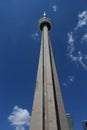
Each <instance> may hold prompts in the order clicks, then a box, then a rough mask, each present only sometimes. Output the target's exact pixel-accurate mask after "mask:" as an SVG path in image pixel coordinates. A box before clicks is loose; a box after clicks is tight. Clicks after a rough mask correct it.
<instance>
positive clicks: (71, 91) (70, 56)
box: [0, 0, 87, 130]
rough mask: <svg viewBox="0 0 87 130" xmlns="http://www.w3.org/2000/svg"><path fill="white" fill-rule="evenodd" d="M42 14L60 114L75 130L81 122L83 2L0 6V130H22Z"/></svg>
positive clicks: (86, 91)
mask: <svg viewBox="0 0 87 130" xmlns="http://www.w3.org/2000/svg"><path fill="white" fill-rule="evenodd" d="M43 11H46V13H47V15H48V17H50V18H51V20H52V24H53V29H52V31H51V32H50V37H51V41H52V47H53V53H54V57H55V63H56V67H57V71H58V77H59V81H60V86H61V91H62V95H63V100H64V104H65V109H66V112H67V113H71V115H72V117H73V119H74V124H75V129H76V130H82V125H81V121H82V120H86V119H87V115H86V113H87V101H86V100H87V0H66V1H65V0H44V1H41V0H0V130H28V127H29V123H28V122H29V121H30V116H31V112H32V103H33V96H34V89H35V81H36V75H37V67H38V60H39V51H40V38H41V32H39V30H38V20H39V19H40V18H41V17H42V14H43ZM17 119H18V120H17ZM19 125H20V127H19Z"/></svg>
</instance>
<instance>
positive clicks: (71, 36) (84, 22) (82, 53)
mask: <svg viewBox="0 0 87 130" xmlns="http://www.w3.org/2000/svg"><path fill="white" fill-rule="evenodd" d="M78 18H79V20H78V23H77V26H76V27H75V28H74V30H73V31H72V32H68V33H67V36H68V47H67V56H68V57H69V58H70V59H71V60H72V61H74V62H77V63H79V64H80V65H81V66H82V67H83V68H84V69H85V70H87V51H86V50H85V49H86V46H84V44H82V43H86V42H87V30H86V29H84V28H83V26H84V27H87V10H85V11H83V12H82V13H80V14H79V15H78ZM78 28H81V29H80V30H79V29H78ZM81 30H82V32H83V33H84V35H83V34H82V33H81V32H80V31H81ZM83 48H84V49H83Z"/></svg>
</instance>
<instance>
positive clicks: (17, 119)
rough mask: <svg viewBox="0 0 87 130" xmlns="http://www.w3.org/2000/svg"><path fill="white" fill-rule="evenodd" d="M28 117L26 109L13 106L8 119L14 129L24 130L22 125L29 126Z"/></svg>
mask: <svg viewBox="0 0 87 130" xmlns="http://www.w3.org/2000/svg"><path fill="white" fill-rule="evenodd" d="M30 118H31V117H30V114H29V112H28V110H26V109H22V108H19V107H18V106H15V107H14V108H13V112H12V113H11V115H10V116H9V117H8V120H9V122H11V125H12V126H15V128H16V130H25V128H24V126H29V123H30Z"/></svg>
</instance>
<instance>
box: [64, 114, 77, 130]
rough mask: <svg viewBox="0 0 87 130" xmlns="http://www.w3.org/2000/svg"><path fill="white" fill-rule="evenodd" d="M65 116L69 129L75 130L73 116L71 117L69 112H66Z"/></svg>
mask: <svg viewBox="0 0 87 130" xmlns="http://www.w3.org/2000/svg"><path fill="white" fill-rule="evenodd" d="M66 117H67V121H68V126H69V130H75V128H74V121H73V118H72V116H71V114H70V113H67V114H66Z"/></svg>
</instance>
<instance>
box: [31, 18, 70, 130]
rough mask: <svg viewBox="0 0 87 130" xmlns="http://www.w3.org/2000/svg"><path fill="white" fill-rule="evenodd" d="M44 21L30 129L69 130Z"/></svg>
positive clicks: (46, 26) (44, 21)
mask: <svg viewBox="0 0 87 130" xmlns="http://www.w3.org/2000/svg"><path fill="white" fill-rule="evenodd" d="M44 19H45V20H43V19H42V20H43V21H42V23H41V29H42V39H41V49H40V58H39V66H38V73H37V81H36V90H35V95H34V103H33V110H32V119H31V124H30V128H31V130H69V129H68V124H67V120H66V115H65V110H64V105H63V100H62V96H61V91H60V86H59V82H58V78H57V72H56V67H55V63H54V58H53V53H52V48H51V42H50V38H49V34H48V30H49V29H48V24H49V22H48V21H47V20H48V19H47V20H46V17H45V18H44ZM46 22H48V23H47V24H46ZM42 25H43V27H42ZM49 27H50V26H49Z"/></svg>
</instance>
